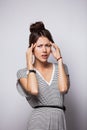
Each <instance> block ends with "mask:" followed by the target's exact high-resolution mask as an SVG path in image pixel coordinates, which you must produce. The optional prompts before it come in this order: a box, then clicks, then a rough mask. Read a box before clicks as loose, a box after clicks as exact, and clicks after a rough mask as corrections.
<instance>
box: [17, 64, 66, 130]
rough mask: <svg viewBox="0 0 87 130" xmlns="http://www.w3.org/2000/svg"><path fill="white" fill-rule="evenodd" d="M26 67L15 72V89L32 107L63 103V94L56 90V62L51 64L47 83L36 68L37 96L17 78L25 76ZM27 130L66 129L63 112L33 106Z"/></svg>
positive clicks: (56, 109) (61, 104)
mask: <svg viewBox="0 0 87 130" xmlns="http://www.w3.org/2000/svg"><path fill="white" fill-rule="evenodd" d="M26 72H27V69H26V68H24V69H21V70H18V72H17V78H18V80H17V89H18V91H19V92H20V93H21V95H23V96H25V97H26V99H27V101H28V103H29V104H30V105H31V107H32V108H34V107H35V106H40V105H56V106H63V105H64V94H62V93H60V92H59V90H58V64H57V63H54V64H53V72H52V76H51V80H50V82H49V83H48V82H47V81H46V80H45V79H44V78H43V76H42V75H41V74H40V73H39V71H38V70H36V78H37V80H38V85H39V94H38V95H37V96H34V95H31V94H29V93H28V92H26V91H25V90H24V89H23V87H22V86H21V84H20V83H19V79H20V78H22V77H27V74H26ZM28 130H66V120H65V113H64V111H63V110H61V109H58V108H48V107H41V108H34V109H33V111H32V113H31V115H30V118H29V124H28Z"/></svg>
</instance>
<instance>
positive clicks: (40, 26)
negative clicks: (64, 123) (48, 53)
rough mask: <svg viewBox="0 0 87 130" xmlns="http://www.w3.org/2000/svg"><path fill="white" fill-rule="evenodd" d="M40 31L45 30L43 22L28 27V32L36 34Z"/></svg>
mask: <svg viewBox="0 0 87 130" xmlns="http://www.w3.org/2000/svg"><path fill="white" fill-rule="evenodd" d="M41 30H45V27H44V24H43V22H36V23H33V24H31V25H30V32H31V33H32V32H38V31H41Z"/></svg>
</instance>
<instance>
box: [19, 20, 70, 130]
mask: <svg viewBox="0 0 87 130" xmlns="http://www.w3.org/2000/svg"><path fill="white" fill-rule="evenodd" d="M30 32H31V33H30V36H29V48H28V49H27V52H26V62H27V67H26V68H24V69H21V70H19V71H18V72H17V77H18V82H17V88H18V90H19V91H20V92H21V94H23V95H24V96H25V97H26V99H27V101H28V102H29V104H30V105H31V107H32V108H33V111H32V114H31V116H30V120H29V126H28V130H66V121H65V115H64V110H65V107H64V95H65V94H66V93H67V92H68V89H69V80H68V73H67V72H66V71H65V67H64V64H63V59H62V55H61V52H60V49H59V47H58V46H57V45H56V44H55V43H54V41H53V38H52V36H51V33H50V32H49V30H47V29H46V28H45V26H44V24H43V22H36V23H33V24H31V25H30ZM52 48H54V49H52ZM50 54H52V55H53V56H54V58H55V59H56V60H57V63H50V62H48V57H49V56H50ZM33 56H34V60H33Z"/></svg>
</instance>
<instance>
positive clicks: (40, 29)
mask: <svg viewBox="0 0 87 130" xmlns="http://www.w3.org/2000/svg"><path fill="white" fill-rule="evenodd" d="M41 36H44V37H46V38H48V39H49V40H50V41H51V42H54V41H53V38H52V35H51V33H50V32H49V30H47V29H46V28H45V26H44V24H43V22H36V23H33V24H31V25H30V36H29V47H31V45H32V43H33V44H34V43H36V42H37V40H38V38H39V37H41Z"/></svg>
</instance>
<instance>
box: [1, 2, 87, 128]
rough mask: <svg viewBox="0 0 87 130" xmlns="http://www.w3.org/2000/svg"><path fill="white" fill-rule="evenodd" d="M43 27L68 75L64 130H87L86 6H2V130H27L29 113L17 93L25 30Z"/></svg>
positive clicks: (84, 3)
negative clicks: (35, 24) (39, 25)
mask: <svg viewBox="0 0 87 130" xmlns="http://www.w3.org/2000/svg"><path fill="white" fill-rule="evenodd" d="M36 21H43V22H44V23H45V25H46V27H47V28H48V29H49V30H50V32H51V33H52V35H53V38H54V41H55V42H56V43H57V44H58V46H59V47H60V49H61V52H62V56H63V61H64V63H65V64H67V66H68V70H69V74H70V81H71V85H70V91H69V93H68V94H67V95H66V98H65V99H66V100H65V104H66V106H67V111H66V121H67V128H68V130H87V105H86V104H87V36H86V34H87V0H0V130H27V123H28V119H29V114H30V111H31V107H30V106H29V104H28V103H27V101H26V99H25V98H24V97H22V96H21V95H19V93H18V92H17V90H16V79H17V77H16V72H17V70H18V69H20V68H23V67H25V66H26V59H25V52H26V49H27V46H28V36H29V26H30V24H31V23H33V22H36Z"/></svg>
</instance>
